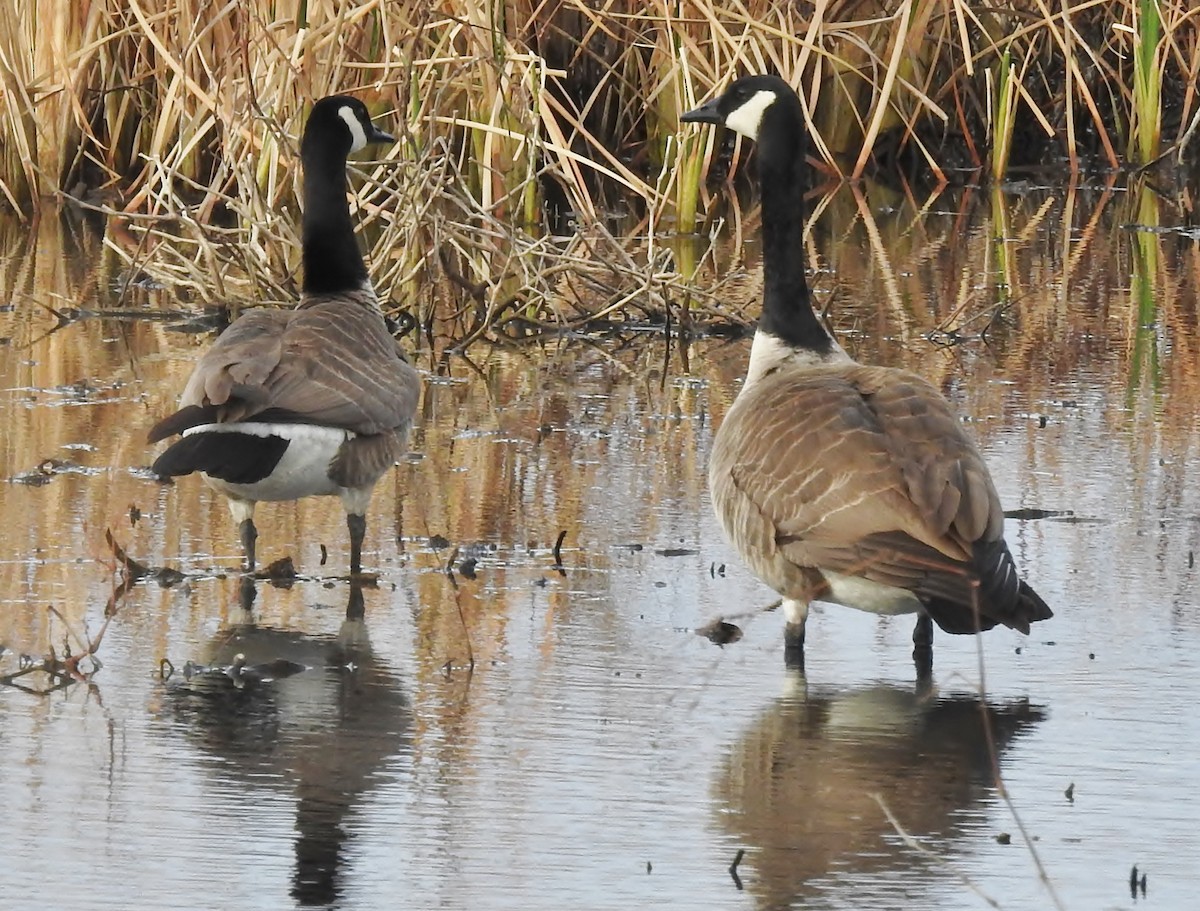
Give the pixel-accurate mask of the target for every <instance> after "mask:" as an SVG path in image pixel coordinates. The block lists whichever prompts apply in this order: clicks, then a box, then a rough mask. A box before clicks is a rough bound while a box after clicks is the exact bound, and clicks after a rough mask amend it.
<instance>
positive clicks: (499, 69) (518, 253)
mask: <svg viewBox="0 0 1200 911" xmlns="http://www.w3.org/2000/svg"><path fill="white" fill-rule="evenodd" d="M0 12H2V13H3V15H4V16H5V17H6V21H8V22H10V23H15V24H16V27H13V28H8V29H5V30H3V33H2V34H0V136H2V137H3V143H2V147H0V194H2V196H3V198H4V199H6V200H7V201H8V202H9V204H10V205H12V206H13V207H15V208H17V209H18V210H20V211H33V209H34V206H33V205H32V202H31V201H32V200H33V199H34V198H35V197H38V196H46V195H58V196H59V197H60V198H62V197H70V198H74V199H77V200H81V201H82V202H83V203H84V204H86V205H90V206H95V207H97V208H100V209H102V210H103V211H106V212H109V213H113V214H115V213H120V214H122V215H124V216H126V217H127V218H128V226H129V231H128V232H127V233H125V234H119V233H116V232H113V233H112V234H111V235H110V237H111V239H112V241H113V243H114V246H116V247H117V248H119V249H120V250H121V251H122V255H124V256H125V257H127V259H128V260H129V262H130V268H133V269H145V270H147V271H151V272H153V273H154V274H155V275H156V276H157V277H159V278H162V279H165V280H168V281H170V282H171V283H172V284H174V285H176V286H177V287H178V288H179V289H180V290H181V292H188V293H194V294H195V295H196V296H198V297H200V298H203V299H206V300H208V299H219V300H227V299H235V298H236V299H242V298H250V299H254V300H271V299H280V300H283V299H289V298H291V296H292V295H293V293H294V279H293V275H294V273H295V270H296V267H297V262H296V259H297V253H296V251H297V249H298V245H297V244H296V242H295V233H296V220H297V219H296V215H297V212H296V208H295V199H296V190H297V181H298V173H297V172H298V168H297V165H298V162H297V156H296V154H295V149H296V138H297V136H298V133H299V129H300V125H301V123H302V120H303V117H304V114H305V112H306V109H307V106H308V105H309V104H310V103H311V101H312V100H313V99H315V98H317V97H320V96H321V95H324V94H328V93H331V92H335V91H353V92H356V93H358V94H360V95H361V96H362V97H363V98H364V99H365V100H367V101H368V103H369V104H371V105H372V107H373V109H374V110H376V111H377V112H378V113H379V114H380V115H382V116H383V117H384V118H385V121H386V123H387V124H388V126H389V127H391V128H393V129H399V131H400V132H401V134H402V142H401V143H400V144H399V145H398V146H397V147H396V148H395V149H394V150H390V151H389V152H388V153H387V158H386V160H384V161H383V162H378V163H373V164H369V165H363V166H362V168H363V170H362V172H361V174H360V175H359V180H358V183H359V184H360V185H361V186H362V187H363V189H362V192H361V194H360V199H359V206H360V210H361V215H362V220H363V221H364V222H365V232H366V234H367V236H368V237H369V238H370V239H371V241H372V244H371V253H370V262H371V267H372V271H373V273H374V274H375V276H376V279H377V283H378V284H379V286H380V287H381V288H383V289H384V290H385V291H386V292H387V293H389V294H390V295H392V296H393V297H394V298H395V299H396V300H399V301H403V302H404V304H403V309H405V310H406V311H407V312H408V313H409V314H411V315H412V316H414V317H416V319H417V320H418V321H419V322H420V324H421V325H422V327H423V328H424V329H425V330H426V331H429V332H433V331H435V329H438V328H439V324H442V325H441V328H443V329H449V331H450V332H451V334H453V335H455V336H457V337H459V338H467V339H469V338H471V337H474V336H475V335H477V334H479V333H480V332H482V331H485V330H487V331H490V329H492V328H495V327H496V326H497V325H500V324H507V325H508V327H509V328H510V330H511V331H514V332H515V331H523V327H524V328H528V327H543V326H544V325H545V324H553V325H556V326H560V327H561V326H568V327H569V326H571V325H574V324H576V323H579V322H584V321H587V320H589V319H595V318H597V317H598V316H599V317H602V318H628V317H629V316H630V314H633V315H634V316H635V317H646V318H650V319H660V320H661V319H664V318H666V317H667V316H669V304H670V302H671V301H674V300H686V301H687V303H688V304H689V307H692V308H695V307H699V308H700V309H701V310H703V308H705V307H706V306H712V307H716V308H717V309H718V310H719V309H720V307H719V304H718V298H719V296H720V295H719V294H717V295H715V296H714V292H713V289H711V288H708V289H707V291H705V290H703V281H702V282H701V286H702V290H697V288H696V287H695V282H693V281H692V279H693V278H694V277H695V276H696V275H697V274H699V273H698V272H697V270H698V268H699V267H700V266H701V265H702V264H703V262H704V261H705V257H706V256H708V255H710V253H711V251H708V250H706V249H704V248H701V249H700V250H698V251H697V250H695V249H694V248H693V247H692V246H691V245H687V244H684V245H679V244H673V245H671V246H664V240H663V238H664V237H667V236H669V235H671V234H672V233H674V232H675V231H676V230H677V229H678V230H681V231H683V232H690V231H693V230H695V229H696V228H697V227H698V226H699V225H700V224H701V212H702V210H703V208H704V206H703V202H704V198H705V196H704V190H703V188H704V186H705V184H706V182H709V183H711V182H712V181H713V180H714V179H717V178H719V177H721V176H722V175H724V174H726V173H728V172H729V171H730V169H736V166H737V162H738V160H739V157H740V156H737V157H735V155H734V153H733V152H731V147H730V146H729V145H728V139H727V138H725V139H723V138H722V137H720V136H719V135H718V134H716V133H713V132H712V131H684V132H681V131H680V130H679V128H678V116H679V113H680V112H681V111H682V110H684V109H686V108H687V107H689V106H691V105H693V104H694V103H695V102H696V101H697V100H698V99H700V98H703V97H705V96H708V95H709V94H711V93H712V92H714V91H717V90H719V89H720V87H721V86H722V85H723V84H725V83H726V82H727V81H728V79H729V78H730V77H731V76H733V75H736V74H739V73H747V72H762V71H777V72H779V73H781V74H782V75H784V76H785V77H786V78H788V79H789V80H790V81H791V82H792V83H793V84H794V85H796V86H797V87H799V88H800V89H801V91H802V97H803V101H804V104H805V109H806V113H807V116H808V117H809V120H810V123H811V127H812V136H813V154H814V155H815V156H816V158H818V159H819V161H820V162H821V164H822V166H823V167H824V168H825V169H826V170H827V171H828V172H829V173H831V174H833V175H843V176H850V177H859V176H861V175H863V174H865V173H868V172H871V171H881V172H886V173H894V172H895V171H896V170H897V169H901V170H904V171H907V172H910V173H911V172H916V173H917V174H918V175H923V176H924V177H926V178H932V179H934V180H940V179H945V178H947V177H949V176H953V175H954V174H955V173H958V172H959V171H964V170H965V171H966V172H967V173H968V174H969V175H980V174H982V175H984V176H987V175H991V176H992V177H996V178H1000V177H1004V176H1005V175H1006V174H1007V173H1008V171H1009V170H1010V169H1013V168H1020V167H1030V166H1035V165H1045V164H1047V163H1050V162H1053V163H1054V165H1055V166H1056V167H1061V166H1062V162H1066V163H1067V165H1068V166H1069V168H1070V169H1071V170H1072V171H1075V170H1079V169H1082V168H1085V167H1088V166H1090V165H1093V164H1096V165H1100V166H1103V167H1117V166H1120V165H1121V164H1123V163H1125V162H1126V161H1129V162H1132V163H1145V162H1148V161H1151V160H1153V159H1155V158H1157V157H1158V156H1159V155H1160V154H1161V153H1162V151H1163V150H1162V142H1163V141H1166V142H1168V143H1170V144H1171V146H1172V147H1174V145H1175V144H1176V143H1177V142H1178V141H1179V139H1180V138H1181V137H1182V136H1183V135H1184V133H1185V131H1186V129H1187V127H1188V125H1194V123H1195V122H1196V118H1197V116H1198V112H1200V104H1198V102H1197V98H1196V93H1195V85H1196V76H1197V74H1198V71H1200V42H1198V41H1197V27H1196V26H1197V21H1198V19H1200V11H1197V10H1193V9H1191V4H1190V3H1189V2H1187V0H1061V2H1059V3H1052V2H1051V0H1015V2H1013V3H1009V4H1004V5H993V6H980V5H979V4H970V3H966V2H965V0H918V2H913V3H903V4H894V3H886V2H883V0H817V2H815V3H812V4H791V3H775V2H770V0H729V2H722V3H713V2H711V0H703V2H697V0H656V2H652V3H649V4H647V3H632V2H629V0H608V2H605V3H603V4H596V3H591V2H585V0H493V2H488V3H476V2H467V0H435V2H432V3H430V2H422V3H416V2H401V0H387V2H385V0H366V2H361V3H357V4H354V5H349V4H344V3H340V2H335V0H274V2H271V3H266V2H262V0H242V2H228V3H224V4H221V3H216V4H214V3H208V2H201V0H121V2H117V0H101V2H97V3H94V4H90V5H70V4H57V5H53V9H52V10H51V9H50V7H47V5H45V4H35V3H32V2H30V0H0ZM969 179H972V180H974V179H977V178H976V177H975V176H971V177H970V178H969ZM616 210H623V211H624V212H625V217H624V218H623V219H614V218H613V217H612V215H613V213H614V211H616ZM708 227H710V228H711V224H710V225H709V226H708ZM701 272H703V270H701ZM705 280H706V281H709V283H710V284H711V278H710V279H705ZM447 296H448V297H449V299H451V300H454V301H457V305H456V306H454V307H451V308H449V309H447V308H446V307H445V306H444V301H445V300H446V299H447ZM439 302H440V303H442V304H443V305H442V306H440V307H439V306H438V304H439Z"/></svg>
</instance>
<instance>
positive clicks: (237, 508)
mask: <svg viewBox="0 0 1200 911" xmlns="http://www.w3.org/2000/svg"><path fill="white" fill-rule="evenodd" d="M229 512H230V513H231V514H232V515H233V521H235V522H237V523H238V536H239V537H240V538H241V539H242V553H243V555H244V562H243V563H242V570H243V572H248V573H252V572H254V542H255V541H257V540H258V529H257V528H255V527H254V501H253V500H234V499H232V498H231V499H230V500H229Z"/></svg>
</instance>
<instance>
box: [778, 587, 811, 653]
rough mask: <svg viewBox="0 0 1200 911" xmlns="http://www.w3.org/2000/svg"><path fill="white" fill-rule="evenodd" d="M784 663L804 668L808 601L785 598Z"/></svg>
mask: <svg viewBox="0 0 1200 911" xmlns="http://www.w3.org/2000/svg"><path fill="white" fill-rule="evenodd" d="M783 616H784V621H785V622H784V626H783V663H784V664H786V665H787V666H788V667H794V668H798V669H800V670H804V624H805V623H806V622H807V620H808V602H807V601H797V600H795V599H793V598H784V599H783Z"/></svg>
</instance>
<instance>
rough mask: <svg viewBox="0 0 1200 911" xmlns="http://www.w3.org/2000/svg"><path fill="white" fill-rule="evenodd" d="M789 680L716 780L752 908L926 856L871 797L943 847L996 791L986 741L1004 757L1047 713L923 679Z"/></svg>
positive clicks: (798, 900) (814, 893)
mask: <svg viewBox="0 0 1200 911" xmlns="http://www.w3.org/2000/svg"><path fill="white" fill-rule="evenodd" d="M794 679H795V680H796V681H797V685H798V687H799V689H800V690H801V691H800V692H798V693H793V694H789V695H786V696H784V697H783V698H781V699H779V700H777V701H776V702H775V704H774V705H772V706H771V707H770V708H768V709H767V710H766V711H765V712H764V713H763V714H762V716H761V717H760V718H759V719H758V720H757V721H756V722H755V723H754V724H753V725H752V726H751V728H750V729H749V731H748V732H747V733H746V734H745V735H744V736H743V737H742V738H741V739H740V740H739V741H738V742H737V743H736V744H734V746H733V750H732V754H731V755H730V757H729V760H728V761H727V763H726V765H725V767H724V768H723V769H722V770H721V773H720V777H719V779H718V782H717V786H716V796H717V798H718V803H717V806H718V808H719V809H720V810H721V812H720V818H721V820H722V823H723V824H724V826H725V828H726V829H727V830H728V831H729V832H730V834H732V835H734V836H735V837H736V838H737V839H738V842H739V844H740V845H744V847H745V848H746V858H745V862H744V863H743V864H742V867H741V876H742V878H743V880H744V881H745V884H746V889H747V890H748V891H749V892H750V893H751V894H753V895H754V896H755V899H756V903H757V906H758V907H760V908H787V907H800V906H803V907H807V902H808V901H809V900H811V899H814V898H816V897H818V896H820V895H821V894H823V893H827V892H828V890H829V889H830V888H831V887H833V885H834V883H833V880H832V877H833V876H834V875H835V874H837V875H841V876H846V875H849V876H854V875H855V874H880V873H885V874H886V873H887V872H889V871H896V872H897V873H899V872H902V871H905V870H907V869H909V868H911V867H913V866H915V865H919V864H921V863H923V861H921V860H920V858H919V857H917V855H915V854H914V853H913V852H912V851H911V850H910V849H909V848H908V847H906V846H905V845H904V844H903V842H902V841H901V840H900V839H899V838H898V837H895V830H894V829H893V827H892V825H891V824H890V823H889V822H888V820H887V817H886V816H885V814H884V811H883V809H882V808H881V807H880V805H879V804H878V802H877V801H876V800H875V797H874V796H873V795H876V794H878V795H879V796H880V797H881V798H882V799H883V801H884V802H885V803H886V804H887V806H888V807H889V809H890V810H891V811H892V813H893V814H894V815H895V816H896V818H897V819H898V820H899V822H900V824H901V825H902V826H904V827H905V828H906V830H907V831H908V832H909V834H911V835H914V836H918V837H927V836H940V837H941V838H942V839H943V840H946V841H950V842H952V841H953V839H955V838H956V837H961V836H962V834H963V824H964V821H965V820H969V819H970V818H971V816H972V813H971V810H972V808H973V807H978V806H979V805H980V804H981V803H983V802H985V801H986V800H988V799H989V798H990V797H991V796H992V795H993V793H994V788H993V755H992V751H991V749H990V748H989V736H990V738H991V740H992V742H993V743H994V744H995V750H996V753H997V754H1002V753H1003V751H1004V750H1005V749H1006V748H1007V747H1008V746H1009V745H1010V744H1011V743H1012V741H1013V740H1014V739H1015V738H1016V737H1018V736H1021V735H1023V734H1025V733H1028V732H1029V731H1030V730H1031V729H1032V727H1033V726H1034V725H1036V724H1037V723H1038V722H1039V721H1041V720H1043V719H1044V718H1045V717H1046V712H1045V710H1044V709H1042V708H1040V707H1038V706H1034V705H1030V704H1029V703H1028V702H1027V701H1010V702H1003V703H998V702H990V703H982V704H981V703H980V701H979V700H978V699H976V698H974V697H971V696H949V697H938V696H936V695H934V694H932V693H931V692H928V688H927V687H926V686H923V685H918V687H917V689H916V691H912V690H907V689H901V688H898V687H891V686H884V685H878V686H870V687H865V688H862V689H857V690H850V691H836V692H835V691H827V692H826V691H817V692H804V691H803V690H804V685H803V678H802V677H796V678H794ZM989 731H990V735H989ZM939 853H940V852H939ZM910 899H911V896H909V897H907V898H905V899H904V900H903V901H898V902H897V904H898V906H903V907H910Z"/></svg>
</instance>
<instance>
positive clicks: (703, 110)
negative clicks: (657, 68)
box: [679, 76, 804, 140]
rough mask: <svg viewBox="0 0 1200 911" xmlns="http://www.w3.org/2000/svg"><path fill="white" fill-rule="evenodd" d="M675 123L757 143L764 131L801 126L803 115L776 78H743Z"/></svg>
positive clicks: (792, 95)
mask: <svg viewBox="0 0 1200 911" xmlns="http://www.w3.org/2000/svg"><path fill="white" fill-rule="evenodd" d="M679 119H680V120H681V121H683V122H684V123H712V124H717V125H719V126H723V127H728V128H729V129H731V130H733V131H734V132H735V133H739V134H740V135H742V136H745V137H746V138H747V139H754V140H758V139H759V138H760V137H761V136H762V135H763V133H764V130H767V129H775V130H779V129H781V128H783V127H785V126H786V127H788V128H791V127H793V126H795V125H802V124H803V122H804V115H803V111H802V110H801V108H800V99H799V98H797V97H796V93H795V91H793V90H792V87H791V86H790V85H788V84H787V83H786V82H784V81H783V80H782V79H780V78H779V77H778V76H744V77H743V78H741V79H737V80H734V81H733V82H732V83H730V85H729V88H727V89H726V90H725V91H724V92H722V93H721V94H720V95H718V96H717V97H716V98H713V99H712V100H711V101H706V102H705V103H704V104H702V105H700V107H698V108H696V109H695V110H693V111H688V112H687V113H686V114H684V115H683V116H681V117H680V118H679ZM775 124H778V126H773V125H775ZM788 131H789V132H790V129H789V130H788Z"/></svg>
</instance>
